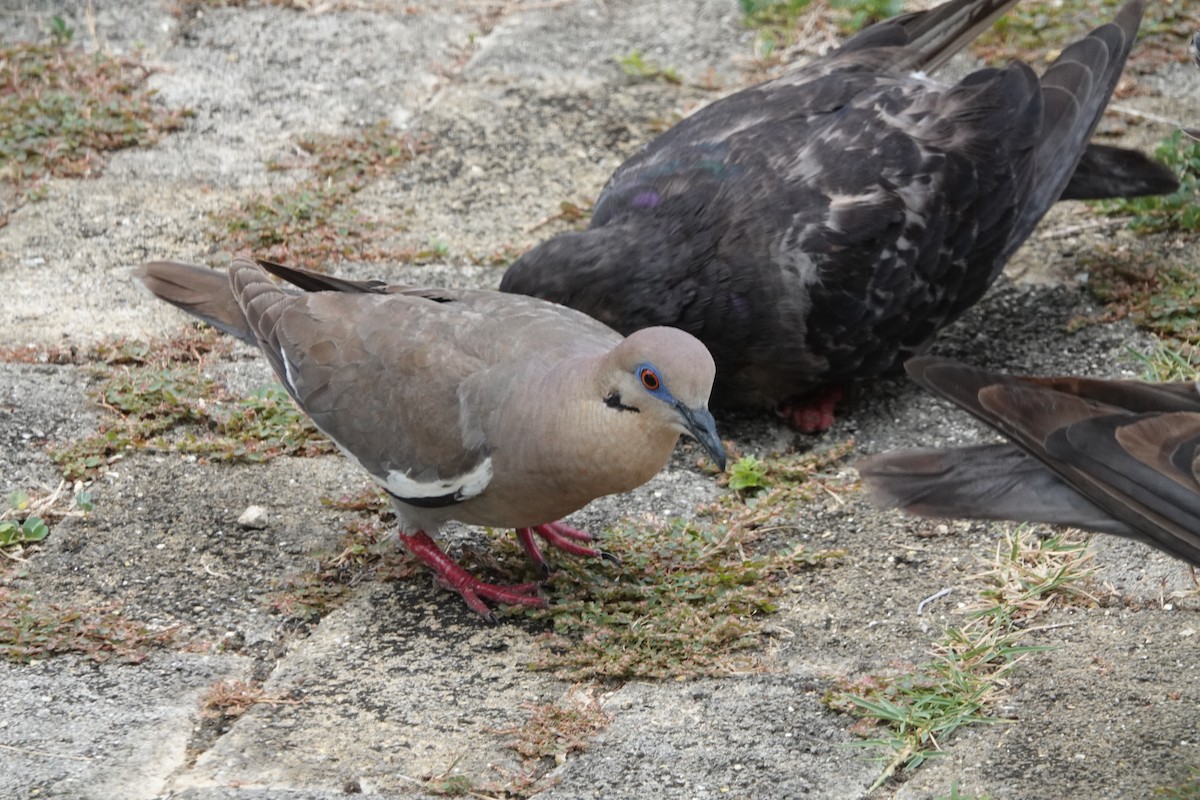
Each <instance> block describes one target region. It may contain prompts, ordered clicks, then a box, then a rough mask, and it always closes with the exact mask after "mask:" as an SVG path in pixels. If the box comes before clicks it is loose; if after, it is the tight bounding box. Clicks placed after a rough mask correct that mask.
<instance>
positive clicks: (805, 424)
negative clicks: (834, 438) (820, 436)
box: [775, 386, 846, 433]
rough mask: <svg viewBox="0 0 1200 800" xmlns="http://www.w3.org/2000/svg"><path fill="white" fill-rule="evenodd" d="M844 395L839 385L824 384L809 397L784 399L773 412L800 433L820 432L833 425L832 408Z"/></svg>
mask: <svg viewBox="0 0 1200 800" xmlns="http://www.w3.org/2000/svg"><path fill="white" fill-rule="evenodd" d="M845 396H846V392H845V390H844V389H843V388H842V387H841V386H826V387H825V388H824V389H821V391H820V392H818V393H817V394H815V395H812V396H811V397H805V398H803V399H795V400H784V401H783V402H781V403H780V404H779V406H778V408H776V409H775V413H776V414H778V415H779V416H780V417H782V418H783V420H784V422H786V423H787V424H788V425H791V426H792V427H793V428H795V429H796V430H798V431H800V432H801V433H820V432H821V431H823V430H826V429H827V428H829V427H831V426H832V425H833V419H834V416H833V409H834V407H835V406H836V405H837V404H838V403H840V402H841V401H842V398H843V397H845Z"/></svg>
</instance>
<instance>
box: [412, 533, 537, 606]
mask: <svg viewBox="0 0 1200 800" xmlns="http://www.w3.org/2000/svg"><path fill="white" fill-rule="evenodd" d="M400 541H401V542H402V543H403V544H404V547H405V548H406V549H407V550H408V552H410V553H412V554H413V555H414V556H416V557H417V558H419V559H421V560H422V561H424V562H425V563H426V564H427V565H428V566H429V567H430V569H432V570H433V573H434V578H435V579H436V580H437V582H438V584H440V585H441V586H444V587H445V588H447V589H451V590H453V591H456V592H458V593H459V594H460V595H462V598H463V600H466V601H467V605H469V606H470V607H471V608H472V609H474V610H475V611H476V612H477V613H479V614H481V615H482V616H484V617H487V618H488V619H491V618H492V612H491V610H490V609H489V608H488V607H487V606H486V605H485V604H484V602H483V600H481V599H480V598H481V597H483V598H487V599H488V600H491V601H493V602H496V603H504V604H506V605H521V606H533V607H534V608H545V607H546V601H545V599H543V598H542V597H539V596H538V594H537V590H538V584H536V583H522V584H518V585H516V586H497V585H495V584H492V583H484V582H483V581H481V580H479V579H478V578H476V577H474V576H473V575H471V573H469V572H467V571H466V570H465V569H463V568H462V567H461V566H459V565H458V563H457V562H456V561H455V560H454V559H453V558H451V557H450V556H448V555H446V553H445V551H444V550H442V548H440V547H438V546H437V543H436V542H435V541H433V539H430V538H429V535H428V534H426V533H425V532H424V531H417V532H416V533H415V534H413V535H411V536H409V535H407V534H403V533H401V534H400Z"/></svg>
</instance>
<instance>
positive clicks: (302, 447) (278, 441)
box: [50, 330, 333, 480]
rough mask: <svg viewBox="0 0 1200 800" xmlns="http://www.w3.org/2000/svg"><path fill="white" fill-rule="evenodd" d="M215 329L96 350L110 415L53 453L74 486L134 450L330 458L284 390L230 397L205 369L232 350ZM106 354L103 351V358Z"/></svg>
mask: <svg viewBox="0 0 1200 800" xmlns="http://www.w3.org/2000/svg"><path fill="white" fill-rule="evenodd" d="M219 336H220V335H219V334H217V333H216V332H214V331H211V330H210V331H207V332H205V333H201V334H200V335H199V336H196V335H186V336H183V337H179V338H177V339H175V340H167V341H165V342H157V343H150V344H146V343H139V342H120V343H118V344H114V345H109V346H107V347H106V348H97V351H96V353H95V354H94V355H95V356H96V357H97V358H103V359H105V360H103V361H102V362H101V363H100V364H98V365H96V372H97V374H98V375H99V376H101V377H102V378H103V380H102V383H101V384H100V386H99V387H98V388H97V389H95V390H93V392H92V396H93V397H94V398H95V400H96V401H97V402H98V403H99V405H100V406H101V407H103V408H105V409H106V410H108V411H109V412H111V416H109V417H107V418H105V419H104V420H103V421H102V422H101V424H100V429H99V430H98V431H97V432H96V433H95V434H93V435H91V436H86V437H83V438H82V439H78V440H75V441H71V442H64V443H59V444H56V445H54V446H52V447H51V448H50V456H51V458H52V459H54V461H55V462H56V463H57V464H58V465H59V467H60V469H62V471H63V474H64V476H66V477H67V478H69V479H71V480H79V479H87V478H92V477H95V476H96V475H97V474H99V473H101V472H103V471H104V470H105V469H107V467H108V466H109V465H110V464H111V463H112V462H114V461H116V460H118V459H120V458H122V457H124V454H125V453H126V452H127V451H131V450H139V449H156V450H163V451H171V452H181V453H194V454H196V455H203V456H206V457H208V458H214V459H222V460H231V461H266V460H269V459H271V458H275V457H276V456H279V455H284V454H287V455H298V456H311V455H318V454H320V453H327V452H331V451H332V449H333V446H332V444H331V443H330V442H329V441H328V440H327V439H326V438H325V437H324V436H323V435H322V434H321V433H320V432H319V431H318V430H317V429H316V427H315V426H314V425H313V424H312V422H311V421H310V420H309V419H308V418H307V417H305V416H304V414H302V413H301V412H300V411H299V409H297V408H296V406H295V405H294V404H293V403H292V401H291V399H290V398H289V397H288V395H287V393H286V392H285V391H284V390H283V388H282V387H281V386H278V385H274V386H269V387H265V388H261V389H259V390H257V391H255V392H253V393H251V394H250V395H249V396H248V397H242V398H235V397H232V396H230V394H229V391H228V389H227V388H226V387H225V386H224V385H223V384H221V383H220V382H219V381H217V380H215V379H213V378H212V377H209V376H207V375H206V374H205V373H204V370H203V363H204V362H203V359H204V357H205V356H206V355H207V354H208V353H210V352H213V351H214V350H218V351H220V348H227V347H228V346H229V345H228V341H222V340H220V339H218V338H217V337H219ZM102 351H103V352H102Z"/></svg>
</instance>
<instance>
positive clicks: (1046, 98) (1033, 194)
mask: <svg viewBox="0 0 1200 800" xmlns="http://www.w3.org/2000/svg"><path fill="white" fill-rule="evenodd" d="M1142 10H1143V3H1142V0H1128V1H1127V2H1126V3H1125V5H1123V6H1122V7H1121V10H1120V11H1119V12H1118V13H1117V16H1116V18H1115V19H1114V20H1113V21H1112V22H1111V23H1109V24H1107V25H1102V26H1100V27H1099V28H1097V29H1095V30H1094V31H1092V32H1091V33H1090V34H1088V35H1087V36H1086V37H1084V38H1083V39H1080V40H1078V41H1076V42H1073V43H1071V44H1070V45H1068V46H1067V47H1066V48H1064V49H1063V51H1062V53H1061V54H1060V55H1059V56H1058V58H1056V59H1055V60H1054V62H1053V63H1052V64H1051V65H1050V66H1049V68H1047V70H1046V72H1045V74H1044V75H1042V79H1041V86H1042V98H1043V103H1044V106H1043V115H1042V129H1041V136H1040V138H1039V141H1038V145H1037V148H1036V149H1035V151H1034V157H1033V170H1034V173H1033V174H1034V176H1035V180H1034V181H1032V183H1031V184H1030V187H1029V194H1028V195H1027V197H1026V199H1025V202H1024V204H1023V205H1022V207H1021V209H1020V216H1019V217H1018V219H1017V221H1016V223H1015V224H1014V226H1013V229H1012V232H1011V233H1010V234H1009V237H1008V243H1007V245H1006V246H1005V248H1004V249H1003V250H1002V251H1001V252H1000V257H999V258H998V259H997V262H996V263H997V264H999V265H1001V266H1003V264H1004V263H1005V262H1006V261H1008V258H1009V256H1011V255H1012V254H1013V253H1014V252H1016V250H1017V248H1018V247H1020V246H1021V244H1022V243H1023V242H1024V241H1025V240H1026V239H1027V238H1028V237H1029V235H1030V234H1031V233H1033V229H1034V228H1035V227H1036V226H1037V224H1038V222H1039V221H1040V220H1041V218H1042V217H1043V216H1044V215H1045V214H1046V212H1047V211H1048V210H1049V208H1050V206H1051V205H1053V204H1054V202H1055V201H1057V200H1058V199H1059V197H1060V196H1061V195H1062V193H1063V190H1064V189H1066V188H1067V186H1068V185H1069V183H1070V181H1071V175H1072V173H1074V171H1075V168H1076V165H1077V164H1078V163H1079V161H1080V159H1081V158H1083V154H1084V151H1085V149H1086V143H1087V140H1088V139H1089V138H1091V135H1092V132H1093V131H1094V130H1095V129H1096V125H1097V124H1098V123H1099V121H1100V117H1101V115H1102V114H1103V113H1104V107H1105V106H1106V105H1107V104H1108V100H1109V98H1110V97H1111V96H1112V93H1113V90H1114V89H1115V88H1116V86H1117V81H1118V80H1120V78H1121V70H1122V69H1124V67H1125V60H1126V58H1128V57H1129V51H1130V49H1131V48H1132V47H1133V42H1134V40H1135V39H1136V38H1137V32H1138V27H1139V26H1140V24H1141V20H1142Z"/></svg>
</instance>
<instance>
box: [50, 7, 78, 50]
mask: <svg viewBox="0 0 1200 800" xmlns="http://www.w3.org/2000/svg"><path fill="white" fill-rule="evenodd" d="M50 38H51V39H52V40H53V41H54V43H55V44H56V45H58V46H59V47H64V46H66V45H68V44H70V43H71V40H72V39H74V38H75V29H74V28H72V27H71V26H70V25H68V24H67V21H66V20H65V19H63V18H62V17H60V16H58V15H57V14H55V15H54V16H52V17H50Z"/></svg>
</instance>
